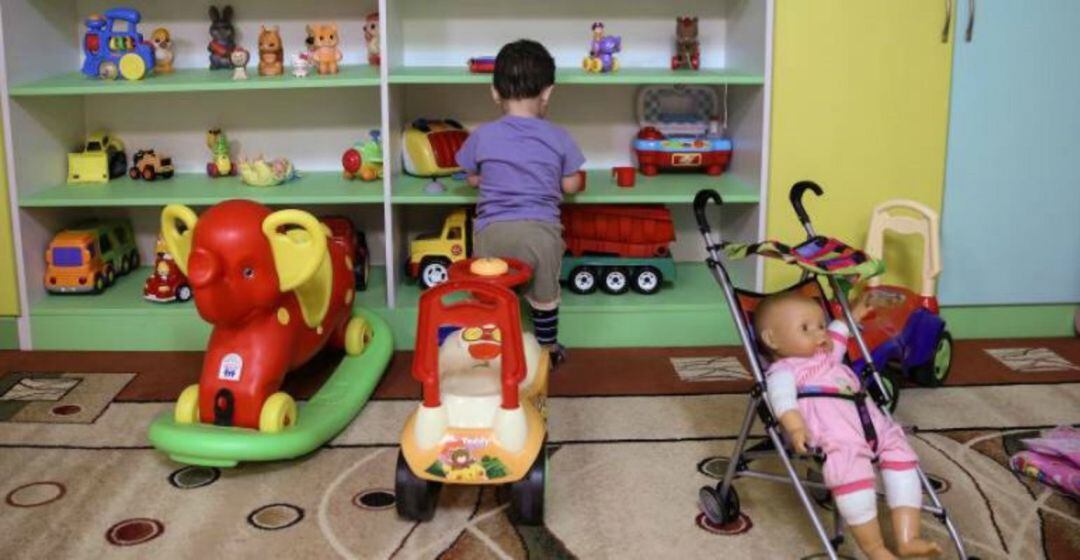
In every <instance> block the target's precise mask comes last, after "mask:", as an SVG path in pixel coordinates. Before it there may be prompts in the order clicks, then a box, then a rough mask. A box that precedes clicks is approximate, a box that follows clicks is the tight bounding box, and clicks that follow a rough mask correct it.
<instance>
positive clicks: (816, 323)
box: [759, 298, 832, 358]
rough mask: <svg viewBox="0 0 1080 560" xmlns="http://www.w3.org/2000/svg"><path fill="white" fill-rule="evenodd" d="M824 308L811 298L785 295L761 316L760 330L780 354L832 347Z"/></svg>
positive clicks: (796, 354) (808, 352)
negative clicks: (796, 297) (790, 297)
mask: <svg viewBox="0 0 1080 560" xmlns="http://www.w3.org/2000/svg"><path fill="white" fill-rule="evenodd" d="M826 328H827V325H826V323H825V312H824V311H823V310H822V309H821V306H820V305H818V304H817V303H816V302H814V300H812V299H794V298H793V299H786V300H783V301H780V302H777V303H775V304H773V305H772V306H770V307H769V309H768V313H767V314H766V316H765V317H762V318H761V327H760V329H759V330H760V332H759V334H760V335H761V339H762V341H763V342H764V343H765V346H767V347H768V348H769V349H770V350H772V351H773V353H774V354H776V355H777V356H779V357H781V358H788V357H799V358H805V357H809V356H813V355H814V354H815V353H817V352H822V351H824V352H828V351H830V350H832V339H831V338H829V333H828V331H827V330H826Z"/></svg>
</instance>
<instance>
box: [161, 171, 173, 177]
mask: <svg viewBox="0 0 1080 560" xmlns="http://www.w3.org/2000/svg"><path fill="white" fill-rule="evenodd" d="M172 176H173V172H172V171H162V172H161V178H162V179H169V178H171V177H172Z"/></svg>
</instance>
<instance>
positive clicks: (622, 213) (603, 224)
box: [562, 204, 675, 258]
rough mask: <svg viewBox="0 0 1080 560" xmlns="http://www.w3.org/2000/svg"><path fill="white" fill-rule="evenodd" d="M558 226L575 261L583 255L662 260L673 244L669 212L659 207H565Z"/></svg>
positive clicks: (673, 235) (673, 228)
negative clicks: (592, 254) (560, 226)
mask: <svg viewBox="0 0 1080 560" xmlns="http://www.w3.org/2000/svg"><path fill="white" fill-rule="evenodd" d="M562 223H563V240H564V241H565V242H566V250H567V251H568V252H569V253H570V254H571V255H573V256H575V257H579V256H581V255H583V254H586V253H604V254H613V255H618V256H621V257H641V258H648V257H663V256H666V255H668V254H669V252H670V251H669V249H668V244H669V243H671V242H672V241H674V240H675V226H674V225H673V224H672V221H671V211H669V210H668V209H667V208H664V207H663V206H621V205H599V204H596V205H594V204H590V205H584V206H566V207H564V208H563V210H562Z"/></svg>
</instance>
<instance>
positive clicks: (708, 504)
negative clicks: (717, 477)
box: [698, 484, 739, 525]
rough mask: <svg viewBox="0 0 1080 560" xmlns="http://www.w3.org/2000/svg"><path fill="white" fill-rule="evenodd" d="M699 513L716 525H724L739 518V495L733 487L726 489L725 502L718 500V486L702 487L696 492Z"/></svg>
mask: <svg viewBox="0 0 1080 560" xmlns="http://www.w3.org/2000/svg"><path fill="white" fill-rule="evenodd" d="M698 501H699V503H700V506H701V512H702V513H704V514H705V517H708V518H709V521H711V522H712V523H714V524H716V525H725V524H727V523H731V522H732V521H735V520H736V519H738V518H739V494H738V493H737V492H736V491H735V487H734V486H732V487H730V488H728V495H727V499H726V500H721V499H720V485H719V484H717V485H716V487H715V488H714V487H712V486H702V487H701V490H699V491H698Z"/></svg>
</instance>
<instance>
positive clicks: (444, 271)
mask: <svg viewBox="0 0 1080 560" xmlns="http://www.w3.org/2000/svg"><path fill="white" fill-rule="evenodd" d="M471 226H472V224H471V223H470V220H469V213H468V212H467V211H466V210H465V209H464V208H459V209H457V210H454V211H453V212H451V213H450V215H449V216H447V217H446V219H445V220H443V226H442V230H441V231H440V232H439V233H432V234H423V235H420V236H419V237H417V238H416V239H415V240H413V242H412V243H409V266H408V274H409V277H410V278H416V279H418V280H419V282H420V287H422V288H424V289H427V288H430V287H432V286H437V285H439V284H442V283H443V282H446V279H447V278H449V274H450V265H451V264H452V263H455V262H457V261H460V260H463V259H465V258H467V257H468V256H469V255H470V254H471V253H472V227H471Z"/></svg>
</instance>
